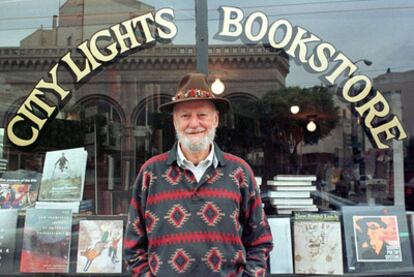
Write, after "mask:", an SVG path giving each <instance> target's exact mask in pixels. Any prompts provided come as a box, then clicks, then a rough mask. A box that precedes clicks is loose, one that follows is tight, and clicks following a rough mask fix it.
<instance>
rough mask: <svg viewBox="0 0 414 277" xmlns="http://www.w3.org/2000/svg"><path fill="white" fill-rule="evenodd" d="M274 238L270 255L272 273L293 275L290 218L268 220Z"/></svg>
mask: <svg viewBox="0 0 414 277" xmlns="http://www.w3.org/2000/svg"><path fill="white" fill-rule="evenodd" d="M268 222H269V226H270V229H271V231H272V236H273V250H272V251H271V252H270V253H269V265H270V273H272V274H291V273H293V261H292V239H291V237H292V234H291V228H290V217H271V218H268Z"/></svg>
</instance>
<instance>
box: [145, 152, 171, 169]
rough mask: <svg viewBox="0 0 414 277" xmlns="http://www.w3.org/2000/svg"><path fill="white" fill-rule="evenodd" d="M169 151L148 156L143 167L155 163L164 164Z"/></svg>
mask: <svg viewBox="0 0 414 277" xmlns="http://www.w3.org/2000/svg"><path fill="white" fill-rule="evenodd" d="M169 153H170V152H165V153H162V154H158V155H155V156H153V157H151V158H149V159H148V160H147V161H146V162H145V163H144V164H143V167H144V168H147V167H150V166H155V165H159V164H166V162H167V160H168V157H169Z"/></svg>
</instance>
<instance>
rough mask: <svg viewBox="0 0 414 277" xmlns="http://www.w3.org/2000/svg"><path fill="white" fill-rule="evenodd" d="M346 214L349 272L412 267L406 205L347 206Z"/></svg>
mask: <svg viewBox="0 0 414 277" xmlns="http://www.w3.org/2000/svg"><path fill="white" fill-rule="evenodd" d="M342 213H343V221H344V230H345V241H346V254H347V268H348V271H349V272H358V273H368V272H386V271H393V272H395V271H397V270H401V271H410V270H412V266H413V263H412V255H411V244H410V238H409V233H408V226H407V218H406V214H405V210H404V208H402V207H397V206H366V207H361V206H358V207H351V206H346V207H343V209H342Z"/></svg>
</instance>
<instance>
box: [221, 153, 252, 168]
mask: <svg viewBox="0 0 414 277" xmlns="http://www.w3.org/2000/svg"><path fill="white" fill-rule="evenodd" d="M223 158H224V160H225V161H226V162H227V163H230V164H233V165H239V166H243V167H246V168H247V169H250V166H249V164H248V163H247V162H246V161H245V160H243V159H242V158H240V157H239V156H236V155H233V154H230V153H227V152H223Z"/></svg>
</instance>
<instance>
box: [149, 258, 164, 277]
mask: <svg viewBox="0 0 414 277" xmlns="http://www.w3.org/2000/svg"><path fill="white" fill-rule="evenodd" d="M148 265H149V267H150V270H151V272H152V274H154V275H157V273H158V271H159V270H160V266H161V265H162V261H161V260H160V257H159V256H158V255H157V254H156V253H151V254H150V255H149V259H148Z"/></svg>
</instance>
